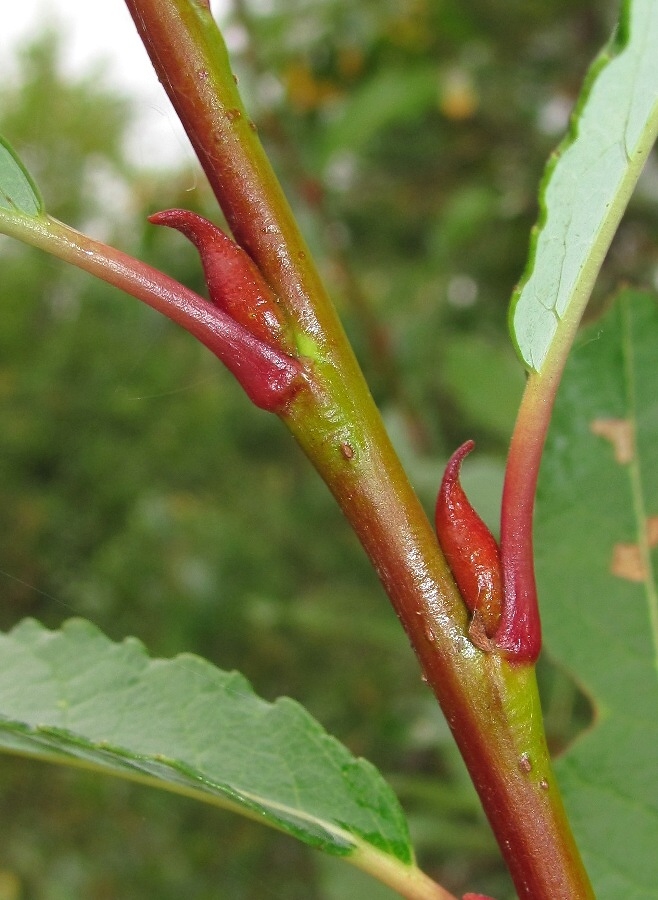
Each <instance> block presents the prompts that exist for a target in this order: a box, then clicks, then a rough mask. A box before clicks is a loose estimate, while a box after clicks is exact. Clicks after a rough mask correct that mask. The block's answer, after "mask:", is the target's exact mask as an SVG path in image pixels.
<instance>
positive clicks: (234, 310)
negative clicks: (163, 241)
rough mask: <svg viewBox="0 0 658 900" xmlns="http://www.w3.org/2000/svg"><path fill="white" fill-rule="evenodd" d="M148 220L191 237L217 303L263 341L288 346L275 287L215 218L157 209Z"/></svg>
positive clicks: (186, 211) (177, 210)
mask: <svg viewBox="0 0 658 900" xmlns="http://www.w3.org/2000/svg"><path fill="white" fill-rule="evenodd" d="M149 222H152V223H153V224H154V225H167V226H168V227H169V228H175V229H176V230H177V231H180V232H181V234H184V235H185V237H186V238H188V239H189V240H190V241H192V243H193V244H194V245H195V247H196V248H197V250H198V251H199V254H200V256H201V262H202V264H203V271H204V274H205V277H206V282H207V284H208V293H209V294H210V299H211V300H212V302H213V303H214V304H215V305H216V306H218V307H219V308H220V309H223V310H224V312H226V313H228V314H229V315H230V316H231V318H233V319H235V321H236V322H240V324H241V325H244V327H245V328H247V329H248V330H249V331H250V332H251V333H252V334H253V335H254V336H255V337H257V338H258V339H259V340H261V341H263V342H264V343H267V344H270V345H271V346H273V347H280V348H282V349H283V348H284V347H285V344H286V340H285V323H284V317H283V313H282V311H281V310H280V309H279V307H278V305H277V302H276V299H275V296H274V293H273V291H272V289H271V288H270V286H269V285H268V284H267V282H266V281H265V279H264V278H263V276H262V275H261V273H260V271H259V270H258V268H257V267H256V265H255V263H254V262H253V260H252V259H251V257H250V256H249V255H248V254H247V253H246V252H245V251H244V250H243V249H242V247H239V246H238V245H237V244H236V243H235V241H232V240H231V239H230V238H229V237H228V235H226V234H224V232H223V231H222V230H221V229H220V228H217V226H215V225H213V224H212V222H209V221H208V220H207V219H204V218H203V217H202V216H198V215H197V214H196V213H193V212H190V211H189V210H187V209H167V210H164V211H163V212H159V213H154V214H153V215H152V216H149Z"/></svg>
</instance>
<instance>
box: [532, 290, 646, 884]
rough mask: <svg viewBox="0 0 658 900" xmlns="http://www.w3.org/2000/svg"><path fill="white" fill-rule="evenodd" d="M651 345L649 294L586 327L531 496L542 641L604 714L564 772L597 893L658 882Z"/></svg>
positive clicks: (562, 764)
mask: <svg viewBox="0 0 658 900" xmlns="http://www.w3.org/2000/svg"><path fill="white" fill-rule="evenodd" d="M657 349H658V301H657V300H656V298H654V297H651V296H648V295H646V294H641V293H634V292H631V291H628V292H625V293H624V294H623V295H622V296H621V297H620V298H619V299H618V302H617V303H616V304H615V306H614V307H613V308H612V310H611V311H610V312H609V313H608V314H607V315H606V317H605V318H604V319H603V320H602V321H600V322H599V323H597V324H596V325H594V326H591V327H589V328H588V329H587V330H585V331H584V332H583V333H582V335H581V338H580V339H579V341H578V343H577V346H576V348H575V349H574V351H573V353H572V356H571V358H570V360H569V362H568V364H567V368H566V371H565V375H564V379H563V382H562V386H561V388H560V392H559V394H558V399H557V404H556V408H555V414H554V419H553V422H552V425H551V430H550V433H549V437H548V442H547V446H546V451H545V456H544V461H543V464H542V471H541V476H540V484H539V490H538V497H537V519H536V539H537V574H538V581H539V588H540V597H541V605H542V617H543V620H544V632H545V642H546V646H547V649H548V651H549V653H550V654H551V655H552V656H554V657H555V658H556V659H557V660H558V662H560V663H561V664H562V665H563V666H564V667H565V668H566V669H568V670H569V671H571V672H572V674H573V676H574V677H575V679H576V680H577V682H578V683H579V684H580V685H581V686H582V687H583V689H584V690H585V692H586V693H587V694H588V696H589V697H590V698H591V700H592V702H593V704H594V707H595V712H596V717H595V723H594V726H593V727H592V729H591V730H590V731H588V732H587V733H586V734H584V735H583V736H581V738H580V739H579V740H578V741H577V742H576V743H575V745H573V746H572V747H571V748H570V750H569V751H568V753H567V754H566V755H565V756H564V757H563V758H562V759H561V760H559V761H558V774H559V780H560V784H561V786H562V787H563V790H564V795H565V800H566V804H567V809H568V812H569V814H570V818H571V821H572V824H573V827H574V830H575V833H576V838H577V840H578V842H579V845H580V847H581V850H582V851H583V856H584V860H585V864H586V866H587V869H588V871H589V872H590V875H591V876H592V879H593V882H594V889H595V892H596V896H597V897H598V898H599V900H619V898H621V897H623V898H624V900H649V898H655V897H656V885H658V853H657V852H656V847H658V752H657V748H658V590H657V586H656V579H655V572H654V570H653V565H655V562H656V559H655V556H656V549H655V548H656V545H657V544H658V465H656V448H657V447H658V366H656V353H657ZM652 556H653V557H654V558H653V561H652Z"/></svg>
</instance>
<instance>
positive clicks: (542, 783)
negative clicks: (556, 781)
mask: <svg viewBox="0 0 658 900" xmlns="http://www.w3.org/2000/svg"><path fill="white" fill-rule="evenodd" d="M539 787H540V788H541V789H542V791H547V790H548V789H549V784H548V781H546V779H545V778H542V780H541V781H540V782H539Z"/></svg>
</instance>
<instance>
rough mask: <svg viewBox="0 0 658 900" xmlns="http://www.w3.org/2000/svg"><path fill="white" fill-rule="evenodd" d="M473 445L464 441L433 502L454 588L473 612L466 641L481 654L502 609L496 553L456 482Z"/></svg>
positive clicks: (493, 545) (492, 537) (501, 592)
mask: <svg viewBox="0 0 658 900" xmlns="http://www.w3.org/2000/svg"><path fill="white" fill-rule="evenodd" d="M474 446H475V444H474V443H473V441H467V442H466V443H465V444H463V445H462V446H461V447H460V448H459V449H458V450H456V451H455V452H454V453H453V455H452V456H451V458H450V460H449V462H448V465H447V466H446V470H445V474H444V476H443V481H442V482H441V488H440V490H439V495H438V497H437V501H436V533H437V536H438V538H439V543H440V544H441V548H442V550H443V552H444V554H445V557H446V559H447V561H448V564H449V566H450V568H451V570H452V574H453V577H454V579H455V581H456V582H457V587H458V588H459V591H460V593H461V595H462V597H463V598H464V602H465V603H466V605H467V607H468V608H469V609H470V610H471V612H472V613H473V618H472V621H471V625H470V628H469V635H470V637H471V640H472V641H473V643H474V644H475V645H476V646H477V647H480V649H482V650H491V649H492V648H493V645H492V642H491V638H492V637H493V635H494V634H495V632H496V629H497V628H498V625H499V622H500V616H501V610H502V604H503V585H502V574H501V564H500V551H499V549H498V545H497V544H496V541H495V539H494V536H493V535H492V534H491V532H490V531H489V529H488V528H487V526H486V525H485V523H484V522H483V521H482V519H481V518H480V516H479V515H478V514H477V513H476V511H475V510H474V509H473V507H472V506H471V504H470V503H469V501H468V498H467V497H466V494H465V493H464V491H463V489H462V486H461V484H460V483H459V470H460V468H461V464H462V461H463V459H464V457H465V456H467V455H468V454H469V453H470V452H471V450H472V449H473V447H474Z"/></svg>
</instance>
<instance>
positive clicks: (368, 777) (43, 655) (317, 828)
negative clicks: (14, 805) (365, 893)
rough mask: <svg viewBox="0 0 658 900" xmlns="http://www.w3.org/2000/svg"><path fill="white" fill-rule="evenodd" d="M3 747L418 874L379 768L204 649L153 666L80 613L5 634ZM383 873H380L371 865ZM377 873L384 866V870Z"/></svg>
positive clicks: (0, 686)
mask: <svg viewBox="0 0 658 900" xmlns="http://www.w3.org/2000/svg"><path fill="white" fill-rule="evenodd" d="M0 660H1V661H2V662H1V664H0V711H1V713H2V715H1V717H0V749H2V750H4V751H8V752H14V753H20V754H26V755H29V756H36V757H39V758H41V759H47V760H51V761H53V762H61V763H67V764H74V765H81V766H85V767H89V768H93V769H98V770H100V771H102V772H106V773H109V774H113V775H118V776H121V777H125V778H130V779H133V780H138V781H143V782H146V783H150V784H153V785H155V786H158V787H162V788H165V789H168V790H172V791H176V792H179V793H184V794H187V795H190V796H193V797H196V798H197V799H199V800H204V801H206V802H208V803H214V804H216V805H219V806H224V807H228V808H230V809H233V810H235V811H238V812H242V813H243V814H245V815H248V816H250V817H252V818H255V819H257V820H259V821H261V822H263V823H264V824H269V825H272V826H274V827H276V828H279V829H281V830H282V831H285V832H287V833H288V834H291V835H294V836H295V837H297V838H300V839H301V840H303V841H305V842H306V843H307V844H310V845H312V846H315V847H318V848H321V849H323V850H325V851H327V852H329V853H332V854H334V855H338V856H349V855H351V854H353V853H354V851H355V850H357V849H358V850H359V851H360V852H361V853H363V850H364V846H365V847H366V852H369V850H368V848H370V850H373V851H374V852H375V855H376V856H379V857H380V858H384V857H386V858H387V859H388V863H387V865H389V866H391V865H393V866H394V865H396V864H398V865H401V866H402V867H403V868H404V869H407V868H409V869H413V865H412V863H413V858H412V851H411V848H410V844H409V835H408V831H407V824H406V821H405V818H404V815H403V813H402V811H401V809H400V806H399V804H398V802H397V800H396V798H395V796H394V794H393V792H392V791H391V789H390V788H389V787H388V786H387V784H386V783H385V782H384V780H383V778H382V777H381V776H380V774H379V773H378V772H377V770H376V769H375V768H374V767H373V766H372V765H370V764H369V763H367V762H366V761H364V760H362V759H355V758H354V757H353V756H351V754H350V753H349V752H348V751H347V750H346V749H345V748H344V747H343V746H342V745H341V744H339V743H338V741H336V740H335V739H334V738H332V737H330V736H329V735H327V734H326V733H325V732H324V731H323V730H322V728H321V726H320V725H319V724H318V723H317V722H316V721H315V720H314V719H313V718H312V717H311V716H310V715H309V714H308V713H307V712H306V711H305V710H304V709H303V708H302V707H301V706H299V704H297V703H296V702H294V701H293V700H290V699H288V698H282V699H279V700H277V701H276V702H275V703H267V702H265V701H264V700H261V699H260V698H258V697H257V696H256V695H255V694H254V693H253V691H252V689H251V687H250V685H249V684H248V682H247V681H245V679H244V678H243V677H242V676H241V675H239V674H237V673H227V672H222V671H220V670H219V669H217V668H215V667H214V666H212V665H211V664H210V663H208V662H206V661H205V660H202V659H200V658H198V657H195V656H192V655H181V656H179V657H177V658H175V659H173V660H152V659H150V658H149V657H148V656H147V655H146V652H145V650H144V648H143V646H142V645H141V644H140V643H139V642H138V641H137V640H135V639H134V638H129V639H127V640H126V641H124V642H123V643H120V644H116V643H113V642H112V641H110V640H109V639H108V638H107V637H105V636H104V635H103V634H101V633H100V632H99V631H98V630H97V629H96V628H95V627H94V626H93V625H91V624H90V623H88V622H86V621H84V620H81V619H73V620H71V621H69V622H67V623H66V624H65V625H64V626H63V628H62V629H61V631H55V632H51V631H48V630H46V629H45V628H43V627H42V626H41V625H40V624H39V623H37V622H35V621H33V620H26V621H24V622H22V623H21V624H20V625H18V626H17V627H16V628H15V629H14V630H13V631H12V632H10V633H9V634H7V635H1V636H0ZM371 868H372V867H371ZM375 868H376V866H375Z"/></svg>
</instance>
